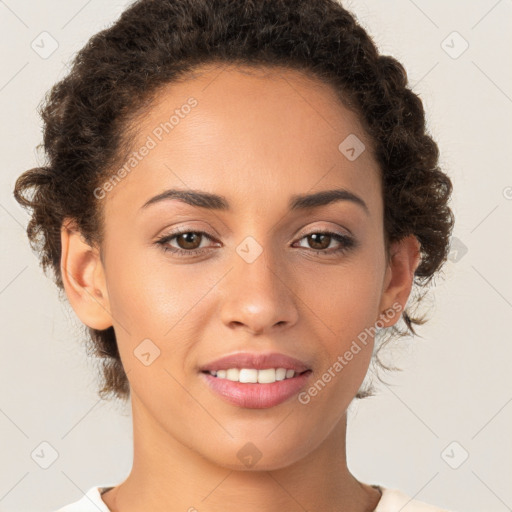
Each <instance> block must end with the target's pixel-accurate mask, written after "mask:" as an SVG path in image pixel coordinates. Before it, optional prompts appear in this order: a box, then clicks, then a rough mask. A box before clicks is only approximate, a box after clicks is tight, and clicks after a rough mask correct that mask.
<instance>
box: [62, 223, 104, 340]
mask: <svg viewBox="0 0 512 512" xmlns="http://www.w3.org/2000/svg"><path fill="white" fill-rule="evenodd" d="M60 270H61V273H62V282H63V284H64V289H65V291H66V295H67V297H68V300H69V303H70V304H71V306H72V308H73V309H74V311H75V313H76V314H77V316H78V318H79V319H80V320H81V321H82V322H83V323H84V324H85V325H87V326H89V327H91V328H93V329H98V330H103V329H107V328H108V327H110V326H111V325H112V316H111V314H110V304H109V300H108V293H107V287H106V280H105V272H104V268H103V263H102V261H101V259H100V254H99V250H98V249H97V248H96V247H92V246H91V245H89V244H88V243H87V242H86V241H85V240H84V238H83V237H82V235H81V233H80V231H79V230H78V228H77V227H76V224H75V223H74V222H73V221H72V220H70V219H66V220H65V221H64V222H63V223H62V227H61V262H60Z"/></svg>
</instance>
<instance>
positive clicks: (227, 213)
mask: <svg viewBox="0 0 512 512" xmlns="http://www.w3.org/2000/svg"><path fill="white" fill-rule="evenodd" d="M201 71H202V72H201V73H197V74H196V76H195V77H194V78H193V79H189V80H187V81H184V82H182V83H179V84H173V85H172V86H166V88H164V89H163V90H161V91H160V93H159V95H158V101H157V102H156V103H155V104H154V105H153V106H152V108H151V110H150V111H149V112H147V113H146V114H145V115H144V117H143V118H142V119H141V121H140V124H139V132H138V135H137V137H138V138H137V140H136V142H135V144H134V146H133V147H132V151H137V152H138V156H137V157H136V159H137V160H136V163H135V160H133V161H132V162H131V164H128V165H127V166H126V167H125V171H126V169H130V170H129V171H126V172H124V173H123V172H122V171H121V172H119V173H117V176H118V177H120V178H122V179H120V180H117V181H116V182H115V185H110V186H109V185H106V186H104V187H102V189H101V191H99V190H98V197H101V205H102V207H103V208H104V213H105V238H104V244H103V247H102V261H101V268H100V270H101V272H102V273H103V279H104V288H103V291H102V300H104V301H105V302H104V305H105V308H103V309H102V311H103V312H104V311H107V310H108V311H109V315H108V322H109V324H110V325H113V326H114V329H115V332H116V337H117V340H118V345H119V350H120V355H121V359H122V363H123V365H124V368H125V370H126V372H127V375H128V379H129V381H130V387H131V395H132V406H133V414H134V421H135V423H136V424H138V425H139V426H140V427H141V428H144V429H145V432H147V433H148V435H150V436H151V435H154V436H158V437H160V438H163V437H167V438H168V439H169V441H171V440H172V442H174V443H176V444H179V445H180V446H183V447H186V448H187V449H189V450H192V451H194V452H195V453H197V454H199V455H201V456H202V457H204V458H206V459H208V460H210V461H214V462H215V463H216V464H219V465H222V466H225V467H231V468H241V467H243V466H244V461H243V460H242V456H241V453H242V454H243V452H240V450H241V449H242V448H243V447H244V446H246V444H247V443H252V444H251V445H247V446H248V447H247V446H246V448H245V450H249V452H250V451H251V450H254V452H255V453H256V449H257V450H258V451H259V452H260V453H261V454H262V457H261V459H260V461H259V462H258V469H261V468H267V469H270V468H279V467H284V466H286V465H288V464H290V463H292V462H294V461H296V460H298V459H300V458H303V457H305V456H307V455H308V454H309V453H311V452H313V450H315V448H317V447H318V446H319V445H320V444H321V443H323V442H325V441H326V440H327V439H329V436H330V435H331V433H332V432H334V431H335V430H336V427H337V426H338V424H339V422H340V420H341V419H342V418H343V417H344V414H345V411H346V409H347V406H348V405H349V403H350V401H351V400H352V399H353V398H354V396H355V394H356V392H357V390H358V389H359V387H360V385H361V383H362V381H363V378H364V376H365V374H366V371H367V368H368V365H369V362H370V359H371V354H372V349H373V339H372V337H371V336H368V337H367V338H366V343H361V341H357V340H358V339H359V340H361V333H363V332H365V329H368V328H370V327H372V326H374V325H375V322H376V320H378V319H379V318H381V316H380V314H381V312H382V310H383V309H385V308H386V307H391V305H392V302H393V298H396V297H395V296H392V294H391V293H389V294H387V290H388V288H387V286H388V285H389V283H390V282H391V273H390V271H389V268H388V267H387V265H386V259H385V251H384V232H383V200H382V189H381V185H380V174H379V172H380V171H379V168H378V166H377V164H376V162H375V160H374V158H373V156H372V150H371V143H370V140H369V139H368V137H367V136H366V134H365V133H364V131H363V129H362V128H361V126H360V124H359V122H358V119H357V117H356V115H355V114H354V113H352V112H351V111H349V110H347V109H346V108H345V107H344V106H343V105H342V104H341V103H339V102H338V101H337V99H336V97H335V95H334V93H333V91H332V90H331V89H330V88H329V87H328V86H327V85H323V84H321V83H319V82H316V81H314V80H309V79H307V78H305V77H303V76H302V75H300V74H299V73H297V72H294V71H289V70H280V71H279V72H277V71H263V70H262V69H260V70H258V71H256V70H252V71H250V72H249V70H248V69H241V68H226V69H225V70H224V71H222V72H220V74H219V70H218V69H217V68H215V69H213V68H208V67H204V68H202V70H201ZM191 98H193V99H191ZM173 113H175V117H174V118H173V120H172V121H171V124H169V118H170V116H171V115H172V114H173ZM166 122H167V125H166V124H165V123H166ZM164 127H165V128H164ZM349 136H350V137H352V138H351V139H348V140H349V141H352V145H353V144H354V142H353V141H354V140H356V139H354V136H356V137H357V138H358V139H359V141H360V142H362V143H363V144H364V145H365V148H366V149H365V150H364V151H363V152H362V153H361V154H360V155H359V156H358V157H357V158H355V159H354V158H353V156H354V155H353V154H352V153H353V152H350V151H348V152H347V150H346V147H345V146H343V145H342V148H341V150H340V148H339V146H340V144H341V143H342V142H343V141H344V140H345V139H346V138H347V137H349ZM143 147H146V148H147V149H146V150H144V149H142V148H143ZM359 147H362V146H357V147H356V150H355V151H356V154H357V152H358V148H359ZM347 155H348V156H350V157H351V158H348V157H347ZM120 167H121V166H119V168H120ZM113 172H114V173H115V172H117V169H114V170H113ZM111 183H112V182H111ZM171 189H174V190H179V191H190V190H193V191H195V192H201V193H204V194H214V195H216V196H220V197H219V198H214V199H210V200H209V202H207V203H204V202H203V203H201V204H202V206H200V205H199V204H198V203H197V199H196V203H195V204H189V202H190V200H189V201H188V202H187V201H186V200H180V199H178V198H176V197H175V196H174V197H173V196H172V195H170V194H169V195H168V197H160V200H158V199H154V198H156V197H157V196H159V195H161V194H162V193H164V192H165V191H168V190H171ZM331 190H337V191H340V190H344V191H346V192H347V193H345V195H341V194H338V199H337V200H331V201H325V196H324V201H317V203H318V204H314V203H315V201H310V202H309V203H308V202H307V201H306V202H304V201H302V202H300V201H298V198H299V196H305V195H311V194H317V193H319V192H324V191H331ZM316 198H317V199H318V198H319V196H316ZM152 199H153V201H151V200H152ZM331 199H332V198H331ZM148 201H149V202H150V203H149V204H146V203H148ZM192 202H194V201H192ZM294 202H295V203H296V204H295V205H294V207H293V208H292V207H291V206H292V205H293V203H294ZM207 205H208V207H206V206H207ZM178 230H179V232H180V233H181V235H180V234H176V232H177V231H178ZM322 233H324V234H323V235H322ZM102 282H103V281H102ZM395 295H396V294H395ZM407 295H408V290H406V291H405V292H403V293H402V295H401V296H400V298H401V299H404V300H402V302H404V301H405V300H406V297H407ZM100 314H104V313H101V312H98V313H97V316H96V317H94V318H99V316H98V315H100ZM87 320H88V323H89V325H91V324H93V323H94V321H95V320H94V319H93V317H92V316H89V317H88V318H87ZM395 320H396V319H395ZM98 322H99V320H98ZM358 337H359V338H358ZM354 341H356V342H357V344H358V346H359V350H358V351H357V352H356V350H355V349H354ZM351 347H352V349H351ZM351 350H352V357H351V358H350V359H348V358H347V357H344V355H345V354H346V353H347V351H351ZM241 352H244V353H251V354H257V355H261V354H269V353H273V354H275V353H278V354H283V355H285V356H289V357H292V358H294V359H296V360H299V361H300V362H302V363H303V364H304V366H305V367H306V368H307V369H308V372H306V373H305V374H304V375H302V376H301V377H300V379H301V384H300V387H299V388H297V385H295V388H293V386H291V387H290V385H289V383H286V380H285V381H281V382H277V383H274V384H259V385H256V384H238V385H236V384H235V385H231V387H229V386H230V385H229V384H228V388H229V389H228V392H229V393H232V394H233V393H234V394H236V393H237V391H236V390H235V391H233V389H235V387H236V389H240V386H242V387H243V386H252V387H253V388H254V387H255V386H260V387H263V386H273V390H272V391H269V392H268V393H267V394H266V395H265V396H266V398H265V399H262V400H260V401H259V402H258V400H257V399H255V401H252V402H251V401H246V402H243V403H241V402H240V401H238V402H236V399H235V402H236V403H235V402H233V400H232V399H228V398H226V397H223V396H221V394H219V392H217V391H215V390H214V389H212V387H211V386H210V384H209V382H210V381H211V380H212V379H220V378H221V377H213V376H211V375H210V376H207V375H206V373H204V372H202V371H201V369H202V368H204V366H205V365H207V364H208V363H210V362H213V361H216V360H217V359H219V358H221V357H224V356H228V355H233V354H239V353H241ZM340 357H341V358H342V360H343V361H344V363H341V362H340ZM336 362H338V365H336ZM340 365H341V368H340ZM270 366H275V367H280V366H287V364H286V363H282V364H277V363H276V364H275V365H270ZM230 367H236V365H234V363H233V366H230ZM240 367H244V368H245V367H247V366H246V365H243V366H240ZM249 373H250V372H249ZM253 373H254V372H253ZM253 373H252V374H253ZM252 374H251V375H252ZM327 374H328V375H327ZM221 375H222V374H221ZM325 375H327V378H326V377H325ZM329 375H330V378H329ZM249 378H251V377H249ZM295 378H297V379H298V378H299V377H294V379H295ZM322 378H323V382H324V385H318V381H319V379H320V380H322ZM225 381H226V379H225ZM326 381H327V382H326ZM229 382H231V381H229ZM315 383H317V385H316V392H315V391H311V389H312V388H314V387H315ZM287 385H288V388H287V389H292V388H293V390H292V395H291V396H289V397H288V398H286V399H284V400H283V399H282V395H280V393H282V389H284V387H285V386H287ZM237 386H238V387H237ZM268 389H269V390H270V388H268ZM276 390H277V391H276ZM310 391H311V392H310ZM241 393H242V395H243V393H244V391H242V392H241ZM263 393H265V392H263ZM269 396H270V398H269ZM276 396H277V398H276ZM279 397H281V398H279ZM241 400H242V401H243V399H241ZM265 400H266V401H265ZM272 400H274V402H272ZM258 404H259V405H258Z"/></svg>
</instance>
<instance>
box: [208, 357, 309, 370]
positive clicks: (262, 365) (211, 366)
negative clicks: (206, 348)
mask: <svg viewBox="0 0 512 512" xmlns="http://www.w3.org/2000/svg"><path fill="white" fill-rule="evenodd" d="M230 368H254V369H256V370H264V369H266V368H286V369H289V370H295V372H296V373H303V372H305V371H306V370H310V368H309V366H308V365H307V364H306V363H304V362H302V361H300V360H299V359H295V358H294V357H290V356H287V355H285V354H280V353H277V352H271V353H266V354H258V353H254V352H238V353H237V354H231V355H229V356H225V357H221V358H220V359H216V360H215V361H211V362H210V363H207V364H205V365H204V366H202V367H201V368H200V369H199V370H200V371H202V372H211V371H215V370H229V369H230Z"/></svg>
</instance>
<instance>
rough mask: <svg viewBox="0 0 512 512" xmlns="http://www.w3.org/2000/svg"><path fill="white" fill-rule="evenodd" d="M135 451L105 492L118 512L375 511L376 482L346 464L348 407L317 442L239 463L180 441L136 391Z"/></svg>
mask: <svg viewBox="0 0 512 512" xmlns="http://www.w3.org/2000/svg"><path fill="white" fill-rule="evenodd" d="M132 410H133V427H134V429H133V436H134V437H133V438H134V458H133V467H132V471H131V473H130V475H129V476H128V478H127V479H126V480H125V481H124V482H123V483H121V484H120V485H118V486H117V487H115V488H114V489H112V490H110V491H108V492H106V493H105V494H104V495H103V496H102V498H103V501H104V502H105V503H106V504H107V506H108V507H109V509H110V510H111V511H112V512H120V511H122V512H132V511H135V510H144V509H145V510H152V511H153V512H164V511H165V512H169V511H174V510H176V511H177V510H182V511H183V510H186V511H198V510H209V511H211V512H217V511H219V512H220V511H222V512H232V511H233V512H234V511H238V510H240V509H243V510H244V511H246V512H256V511H257V512H261V511H262V510H263V511H265V512H280V511H282V510H324V511H325V512H329V511H332V512H338V511H340V510H351V511H354V512H369V511H373V510H374V509H375V507H376V506H377V503H378V501H379V499H380V493H379V491H378V490H377V489H374V488H372V487H371V486H369V485H366V484H363V483H361V482H358V481H357V480H356V479H355V478H354V477H353V476H352V474H351V473H350V472H349V471H348V468H347V465H346V448H345V441H346V425H347V423H346V412H345V414H344V415H343V417H342V418H340V421H339V422H338V424H337V425H336V427H335V428H334V429H333V431H332V432H331V433H330V434H329V436H328V437H327V438H326V439H325V441H324V442H323V443H322V444H321V445H320V446H318V447H316V448H314V449H313V450H311V451H310V452H309V453H308V454H307V455H306V456H305V457H303V458H301V459H300V460H297V461H295V462H293V463H292V464H290V465H288V466H286V467H282V468H278V469H274V468H271V469H260V470H257V469H255V468H256V467H257V464H256V466H255V467H253V468H252V469H248V470H234V469H229V468H227V467H222V466H219V465H218V464H214V463H212V462H211V461H209V460H207V459H205V458H204V457H202V456H201V455H200V454H198V453H197V452H195V451H194V450H192V449H191V448H189V447H188V446H184V445H183V444H181V443H179V442H178V441H177V440H176V438H175V437H173V436H171V435H170V434H169V433H168V432H166V431H165V430H163V429H162V428H161V427H160V426H159V425H156V424H155V422H154V421H151V420H150V415H149V414H148V413H147V411H146V410H145V408H144V407H143V405H142V404H141V403H140V402H139V401H138V400H137V398H136V396H134V395H132Z"/></svg>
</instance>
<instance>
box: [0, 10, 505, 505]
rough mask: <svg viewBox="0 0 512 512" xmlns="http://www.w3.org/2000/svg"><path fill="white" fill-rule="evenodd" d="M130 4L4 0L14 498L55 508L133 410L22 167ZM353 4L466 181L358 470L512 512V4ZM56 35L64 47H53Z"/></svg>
mask: <svg viewBox="0 0 512 512" xmlns="http://www.w3.org/2000/svg"><path fill="white" fill-rule="evenodd" d="M127 4H128V2H126V1H109V2H105V1H100V0H89V1H86V0H67V1H62V2H58V1H56V0H53V1H48V0H47V1H44V2H36V1H34V0H31V1H29V0H6V1H0V34H1V35H0V41H1V53H2V66H1V69H0V107H1V112H2V124H1V128H0V129H1V137H0V141H1V145H2V146H1V155H2V161H1V164H2V172H1V174H0V179H1V188H0V233H1V238H2V251H1V253H0V258H1V265H0V272H1V274H0V307H1V312H2V341H1V343H2V354H3V357H2V359H1V362H0V390H1V395H0V429H1V436H0V510H4V511H5V510H12V511H28V510H30V511H35V510H40V511H51V510H55V509H57V508H58V507H59V506H62V505H64V504H65V503H69V502H71V501H74V500H77V499H79V498H80V497H81V496H82V495H83V493H84V492H85V491H86V490H88V489H89V488H90V487H91V486H93V485H100V484H101V485H103V484H111V485H114V484H116V483H119V482H120V481H122V480H123V479H124V478H125V477H126V476H127V474H128V472H129V470H130V467H131V457H132V445H131V443H132V439H131V418H130V410H129V406H128V407H123V406H122V405H120V404H118V403H117V404H116V403H107V402H102V401H100V400H99V398H98V397H97V395H96V380H95V379H96V374H95V367H94V365H93V363H92V361H91V360H88V359H87V357H86V354H85V351H84V349H83V345H82V344H81V343H80V335H81V329H80V326H79V324H78V320H77V319H75V317H74V313H73V312H72V310H71V309H70V308H69V306H67V305H66V304H61V303H60V302H59V300H58V296H57V292H56V290H55V289H54V287H53V284H52V283H51V281H50V280H49V279H48V278H47V277H45V276H44V274H43V273H42V271H41V269H40V267H39V266H38V262H37V259H36V257H35V256H34V255H33V254H32V253H31V251H30V249H29V247H28V241H27V240H26V237H25V233H24V227H25V226H26V223H27V220H28V216H27V214H26V213H25V212H24V211H23V210H22V209H21V208H20V207H19V206H18V204H17V203H16V202H15V200H14V198H13V197H12V188H13V186H14V181H15V179H16V177H17V176H18V175H19V174H20V173H21V172H22V171H23V170H25V169H28V168H31V167H34V166H36V165H38V163H41V160H40V159H39V160H38V156H37V152H36V150H35V147H36V145H37V144H39V143H40V142H41V121H40V119H39V116H38V115H37V113H36V108H37V106H38V104H39V102H40V101H41V100H42V98H43V95H44V93H45V92H46V91H47V90H48V89H49V88H50V87H51V86H52V85H53V84H54V83H55V82H56V81H57V80H59V79H60V78H62V77H63V76H64V74H65V73H66V66H67V63H68V62H69V61H70V59H71V57H72V56H73V54H74V53H75V52H76V51H77V50H79V49H80V48H81V47H82V46H83V45H84V44H85V43H86V41H87V40H88V39H89V37H90V36H91V35H93V34H94V33H96V32H97V31H99V30H101V29H102V28H105V27H106V26H107V25H109V24H111V23H112V22H113V21H114V20H115V19H116V18H117V16H118V15H119V14H120V13H121V11H122V10H123V9H124V7H125V6H126V5H127ZM345 5H346V6H347V7H348V8H349V9H350V10H352V11H353V12H354V13H355V14H356V15H357V17H358V18H359V20H360V22H361V23H362V24H363V26H364V27H365V28H366V29H367V30H368V31H369V32H370V33H371V34H372V35H373V36H374V38H375V40H376V42H377V43H378V45H379V47H380V49H381V51H382V52H383V53H389V54H392V55H394V56H395V57H397V58H398V59H399V60H400V61H402V62H403V63H404V64H405V66H406V68H407V70H408V72H409V77H410V81H411V84H412V85H413V87H414V90H415V92H417V93H419V94H420V96H421V98H422V99H423V101H424V105H425V108H426V111H427V113H428V122H429V129H430V131H431V133H432V134H433V136H434V137H435V138H436V140H437V141H438V143H439V145H440V148H441V163H442V165H443V167H444V169H445V170H446V172H448V173H449V175H450V177H451V178H452V180H453V182H454V186H455V192H454V197H453V203H452V207H453V209H454V212H455V215H456V226H455V230H454V237H453V239H452V252H451V254H450V260H449V261H448V262H447V264H446V266H445V271H444V277H443V278H439V279H437V280H436V281H435V282H434V286H433V287H434V288H435V290H434V291H433V292H434V296H433V299H432V301H431V304H430V307H431V310H430V314H431V317H432V319H431V321H430V322H429V323H428V324H427V325H426V326H424V327H420V328H419V333H420V334H421V335H422V336H423V337H422V338H414V339H413V338H408V339H407V340H404V342H403V343H401V344H400V345H399V349H398V350H396V351H395V352H396V354H395V358H396V361H397V362H398V364H399V365H400V366H401V367H403V368H404V371H403V372H401V373H396V374H394V375H392V376H389V377H388V379H387V382H388V383H389V385H381V387H380V393H379V394H378V396H377V397H374V398H371V399H367V400H364V401H361V402H354V403H353V404H352V405H351V408H350V411H351V412H350V417H349V432H348V440H347V443H348V462H349V467H350V469H351V470H352V472H353V473H354V474H355V476H356V477H357V478H358V479H359V480H362V481H364V482H367V483H379V484H381V485H384V486H387V487H393V488H399V489H401V490H402V491H404V492H406V493H408V494H409V495H411V496H414V497H416V499H419V500H422V501H426V502H430V503H435V504H437V505H439V506H444V507H446V508H450V509H452V510H456V511H468V512H470V511H480V510H485V511H487V512H491V511H493V512H494V511H495V512H502V511H506V510H512V485H511V483H512V482H511V475H512V471H511V470H512V467H511V466H512V463H511V460H512V441H511V436H510V431H511V429H510V427H511V423H512V421H511V420H512V404H511V401H512V386H511V376H510V375H511V371H510V361H511V359H512V357H511V356H512V348H511V340H510V328H509V324H510V320H512V315H511V313H512V272H511V270H510V262H511V261H512V171H511V141H510V135H511V133H512V130H511V128H512V126H511V124H512V121H511V120H512V116H511V114H512V98H511V97H512V69H511V67H510V56H511V55H510V54H511V50H512V36H511V32H512V31H511V30H510V27H511V21H512V2H511V1H510V0H500V1H496V0H473V1H470V2H469V1H467V0H465V1H463V0H452V1H450V2H446V1H441V0H435V1H433V0H431V1H426V0H415V1H412V0H387V1H382V0H380V1H379V0H364V1H363V0H358V1H352V2H345ZM44 31H46V32H48V33H49V34H50V35H51V38H52V39H54V40H55V41H56V42H57V43H58V48H57V49H56V50H55V51H54V52H53V53H52V54H51V55H49V56H48V55H45V54H44V52H49V51H50V50H51V49H52V47H51V44H52V39H50V36H47V35H43V36H41V35H40V34H41V33H42V32H44ZM454 31H456V32H457V33H458V34H459V35H457V34H453V32H454ZM42 38H46V39H44V40H43V39H42ZM443 41H445V42H444V43H443ZM465 41H467V44H469V47H468V48H467V50H466V51H464V52H463V53H461V51H462V50H463V49H464V48H465V45H466V43H465ZM33 42H34V43H33ZM32 44H33V45H34V47H35V48H37V51H36V50H35V49H33V48H32V47H31V45H32ZM459 54H460V55H459ZM43 57H45V58H43ZM400 347H401V348H400ZM507 432H508V434H507ZM43 442H46V443H49V444H50V445H51V446H52V447H53V449H54V450H55V451H56V452H57V453H58V458H57V459H56V460H55V461H54V462H53V463H52V464H51V465H50V466H49V467H48V468H47V469H44V468H42V467H41V464H42V465H47V464H50V462H52V459H51V454H52V449H51V448H49V447H48V446H47V445H42V446H41V443H43ZM452 443H454V444H452ZM447 447H448V448H447ZM38 453H39V454H41V453H44V457H42V456H39V457H38V456H37V455H36V454H38ZM466 454H468V455H469V456H468V458H467V460H465V461H464V457H465V456H466Z"/></svg>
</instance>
